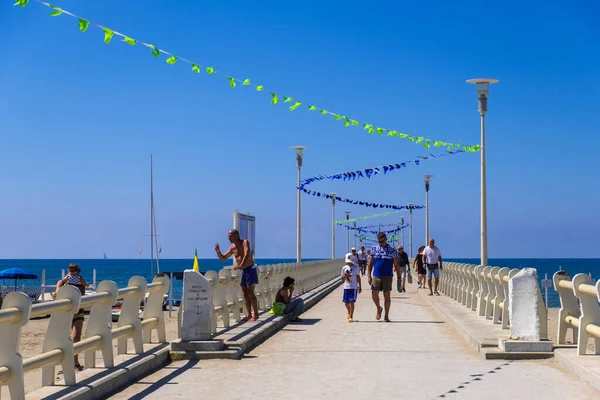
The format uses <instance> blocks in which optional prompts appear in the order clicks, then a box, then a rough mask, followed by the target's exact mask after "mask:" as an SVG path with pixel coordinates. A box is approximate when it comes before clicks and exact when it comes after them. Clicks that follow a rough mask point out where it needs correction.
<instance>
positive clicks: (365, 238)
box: [354, 233, 401, 243]
mask: <svg viewBox="0 0 600 400" xmlns="http://www.w3.org/2000/svg"><path fill="white" fill-rule="evenodd" d="M354 236H356V237H357V238H359V239H360V240H362V241H364V242H372V243H379V242H378V241H377V238H374V237H372V236H367V235H364V234H362V235H361V234H360V233H355V234H354ZM400 238H401V237H400V236H398V235H394V236H388V238H387V240H388V241H392V240H400Z"/></svg>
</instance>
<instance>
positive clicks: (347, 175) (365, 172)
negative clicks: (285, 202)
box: [297, 150, 464, 210]
mask: <svg viewBox="0 0 600 400" xmlns="http://www.w3.org/2000/svg"><path fill="white" fill-rule="evenodd" d="M460 153H464V152H463V151H462V150H457V151H446V152H445V153H442V154H439V155H437V156H436V155H434V154H431V153H429V155H427V156H416V157H415V158H417V159H414V160H407V161H402V162H399V163H394V164H387V165H381V166H377V167H371V168H365V169H362V170H355V171H347V172H342V173H339V174H333V175H319V176H313V177H312V178H307V179H304V180H303V181H301V182H300V186H299V187H298V188H297V189H298V190H301V191H303V192H304V193H306V194H310V195H312V196H316V197H322V198H325V199H331V198H332V197H334V196H332V195H331V194H329V193H321V192H317V191H314V190H310V189H306V187H307V186H308V185H310V184H312V183H314V182H318V181H322V180H325V179H328V180H343V181H351V180H352V181H354V180H358V179H361V178H368V179H371V177H372V176H375V175H378V174H380V173H382V172H383V175H386V174H387V173H388V172H391V171H397V170H400V169H402V168H406V167H407V166H408V165H409V164H414V165H419V164H420V163H421V161H422V160H428V159H430V158H440V157H446V156H450V155H456V154H460ZM335 199H336V201H339V202H342V203H349V204H353V205H360V206H365V207H371V208H388V209H390V208H391V209H393V210H404V209H406V210H420V209H423V208H425V206H417V205H414V204H407V205H392V204H381V203H374V202H366V201H362V200H352V199H346V198H342V197H340V196H338V195H337V194H336V195H335Z"/></svg>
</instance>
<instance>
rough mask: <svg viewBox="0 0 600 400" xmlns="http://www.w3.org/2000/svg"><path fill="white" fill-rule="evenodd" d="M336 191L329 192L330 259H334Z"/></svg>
mask: <svg viewBox="0 0 600 400" xmlns="http://www.w3.org/2000/svg"><path fill="white" fill-rule="evenodd" d="M336 194H337V193H329V196H331V259H332V260H335V196H336Z"/></svg>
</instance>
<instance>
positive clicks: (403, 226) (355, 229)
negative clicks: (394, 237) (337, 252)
mask: <svg viewBox="0 0 600 400" xmlns="http://www.w3.org/2000/svg"><path fill="white" fill-rule="evenodd" d="M391 225H395V224H391ZM395 226H396V228H394V229H390V230H387V231H381V232H383V233H385V234H386V235H387V234H388V233H396V232H399V231H401V230H402V229H404V228H407V227H408V226H409V224H404V225H402V226H398V225H395ZM345 228H347V229H351V230H354V231H358V232H363V233H374V234H378V233H379V231H374V230H369V229H365V228H366V227H364V226H361V227H353V226H350V225H345Z"/></svg>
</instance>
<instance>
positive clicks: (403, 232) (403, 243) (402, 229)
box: [400, 217, 404, 247]
mask: <svg viewBox="0 0 600 400" xmlns="http://www.w3.org/2000/svg"><path fill="white" fill-rule="evenodd" d="M400 226H401V227H402V247H404V217H402V225H400Z"/></svg>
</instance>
